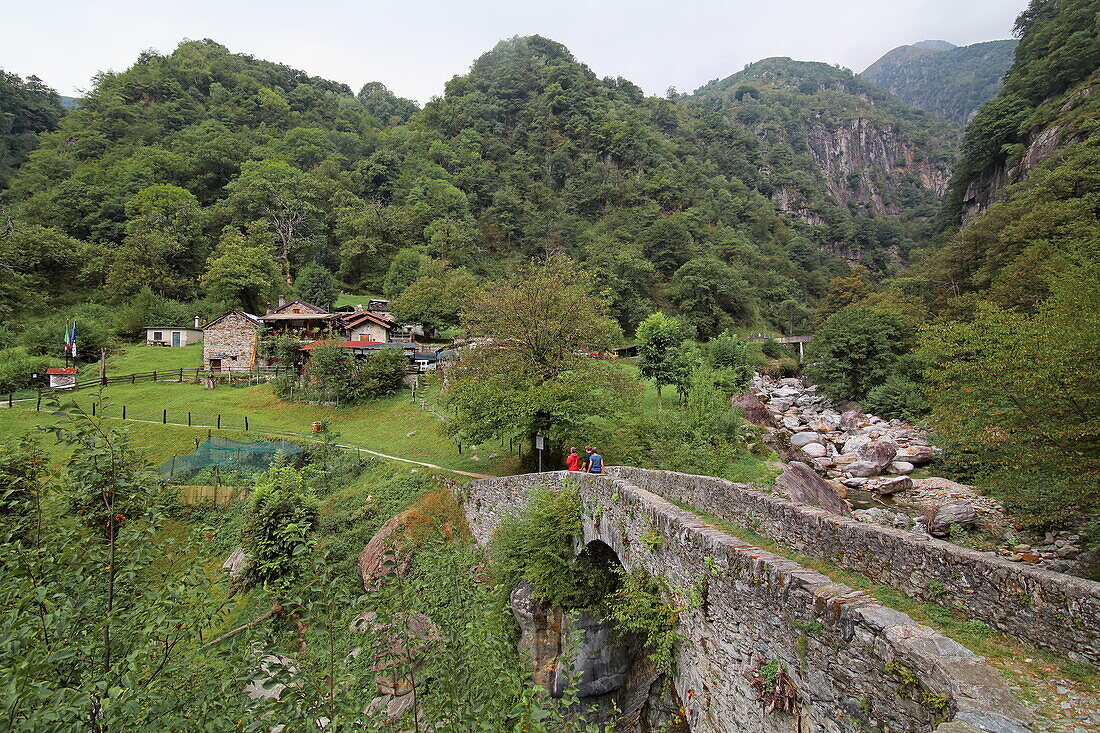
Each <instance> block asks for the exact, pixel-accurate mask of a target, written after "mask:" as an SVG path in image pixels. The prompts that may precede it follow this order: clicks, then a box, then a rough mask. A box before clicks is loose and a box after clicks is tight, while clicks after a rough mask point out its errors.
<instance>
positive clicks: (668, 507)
mask: <svg viewBox="0 0 1100 733" xmlns="http://www.w3.org/2000/svg"><path fill="white" fill-rule="evenodd" d="M564 481H572V482H574V483H575V485H576V486H577V487H578V488H579V492H580V497H581V502H582V507H583V508H582V514H583V517H582V519H583V536H582V537H580V538H577V548H578V551H582V550H583V549H585V548H589V547H593V546H596V545H599V546H601V547H602V545H606V546H607V547H608V548H611V550H613V551H614V553H615V555H616V556H617V558H618V560H619V561H620V562H621V563H622V564H623V566H624V567H626V568H627V569H628V570H635V569H644V570H645V571H646V572H648V573H649V574H651V575H653V576H660V577H662V578H663V579H664V580H665V581H666V582H667V586H668V587H669V588H671V589H673V591H674V593H676V594H677V595H678V596H680V597H681V598H683V599H694V601H685V602H684V603H682V604H681V607H682V609H683V610H682V611H681V613H680V626H679V632H680V635H681V639H682V641H681V643H680V644H679V645H678V646H677V651H676V666H675V671H674V673H673V674H672V680H671V681H672V685H673V688H674V690H675V692H676V696H677V697H678V699H679V701H680V704H682V706H683V709H684V714H685V718H686V722H687V726H688V728H689V729H690V730H691V731H707V732H710V731H714V732H721V733H734V732H735V731H736V732H737V733H819V732H821V733H839V732H841V731H853V732H854V731H861V732H862V731H893V732H899V733H900V732H901V731H936V732H937V733H976V732H977V731H989V732H997V733H1022V732H1023V731H1030V730H1031V727H1030V719H1029V716H1028V713H1027V712H1026V711H1025V710H1024V709H1023V708H1022V706H1021V705H1020V704H1019V703H1018V702H1017V701H1016V700H1015V699H1014V698H1013V696H1012V694H1011V693H1010V691H1009V690H1008V688H1007V687H1006V685H1005V683H1004V682H1003V680H1002V679H1001V677H1000V676H999V675H998V674H997V673H996V672H995V671H994V670H993V669H992V668H990V667H989V666H987V665H986V664H985V663H984V661H983V660H982V658H980V657H977V656H975V655H974V654H973V653H972V652H970V651H969V650H967V649H966V648H964V647H963V646H961V645H959V644H958V643H956V642H954V641H952V640H950V639H948V638H946V637H944V636H942V635H940V634H939V633H937V632H935V631H933V630H932V629H930V628H928V627H925V626H922V625H920V624H917V623H916V622H915V621H913V620H912V619H911V618H910V617H909V616H907V615H906V614H904V613H901V612H899V611H895V610H892V609H890V608H887V607H885V606H883V605H882V604H880V603H879V602H878V601H876V600H875V599H873V598H871V597H870V596H868V595H866V594H865V593H862V592H859V591H854V590H852V589H851V588H849V587H847V586H844V585H841V584H838V583H835V582H833V581H832V580H831V579H830V578H829V577H827V576H825V575H822V574H821V573H818V572H815V571H813V570H809V569H807V568H805V567H802V566H800V565H798V564H797V563H795V562H792V561H791V560H788V559H786V558H784V557H781V556H779V555H776V554H773V553H770V552H767V551H765V550H762V549H760V548H759V547H756V546H754V545H751V544H748V543H746V542H743V541H741V540H739V539H737V538H736V537H734V536H733V535H731V534H728V533H725V532H722V531H720V530H718V529H715V528H713V527H712V526H710V525H709V524H707V523H705V522H704V521H702V520H701V519H700V518H699V517H698V516H697V515H696V514H695V513H693V512H691V511H688V510H686V509H683V508H680V507H678V506H676V505H675V504H673V503H671V502H670V501H667V500H666V499H665V498H662V497H661V496H659V495H658V494H657V493H655V492H653V491H650V490H647V489H646V488H642V485H643V484H649V485H651V486H653V487H654V488H656V485H655V482H656V483H659V484H661V485H662V486H670V485H679V486H680V487H681V489H682V490H693V491H698V490H700V487H703V486H704V485H705V484H706V482H716V481H719V480H717V479H708V478H704V477H691V476H685V475H683V474H673V473H669V472H657V471H642V470H640V469H629V468H612V469H610V470H609V473H608V474H606V475H603V476H593V475H586V474H577V473H573V474H567V473H565V472H555V473H543V474H530V475H526V476H515V477H509V478H493V479H484V480H480V481H474V482H472V483H470V484H469V485H468V486H467V487H466V489H465V492H464V496H463V503H464V508H465V513H466V517H467V519H468V521H469V524H470V527H471V529H472V531H473V533H474V536H475V537H476V539H477V540H478V542H479V543H482V544H484V543H486V542H488V540H489V538H490V537H491V536H492V533H493V531H494V529H495V527H496V525H497V524H498V523H499V522H500V521H501V520H502V519H504V518H506V517H507V516H508V515H510V514H513V513H515V512H517V511H519V510H521V509H522V508H523V506H524V505H525V504H526V502H527V500H528V497H529V496H530V494H531V493H532V491H534V490H535V489H536V488H539V487H547V488H551V489H556V488H560V487H561V486H562V485H563V482H564ZM721 483H722V484H726V488H728V489H735V490H738V491H751V490H749V489H748V488H747V487H739V486H738V485H736V484H729V483H728V482H721ZM685 487H686V488H685ZM692 487H694V488H692ZM662 493H668V492H662ZM768 499H769V500H771V501H775V502H779V503H781V504H783V505H787V506H794V505H791V504H790V502H784V501H782V500H779V499H775V498H774V497H768ZM685 503H692V504H694V502H685ZM695 505H696V506H698V505H699V504H695ZM799 510H806V511H808V512H810V515H811V516H813V513H814V512H815V511H816V512H819V513H820V510H813V509H812V508H799ZM826 514H827V513H826ZM829 516H833V515H829ZM773 660H774V661H773ZM776 664H778V667H777V666H776ZM761 669H771V670H773V671H774V670H777V669H782V670H783V673H784V674H786V675H787V676H788V678H789V680H790V682H791V683H792V684H793V687H794V688H795V692H794V694H793V697H794V698H796V699H795V703H794V705H793V712H783V711H771V712H767V711H766V706H765V705H763V704H762V703H761V701H760V700H759V699H758V698H759V694H758V689H756V688H754V687H753V684H752V682H751V681H750V677H751V676H752V675H753V672H754V670H755V671H756V672H757V673H758V672H759V671H760V670H761ZM582 681H583V680H582ZM650 683H652V680H650ZM644 694H648V692H646V693H644ZM632 695H633V696H634V697H637V693H636V692H634V693H632ZM643 696H644V695H643ZM629 729H632V730H645V728H644V726H641V727H640V724H638V723H636V722H635V723H634V724H633V725H632V726H630V728H629Z"/></svg>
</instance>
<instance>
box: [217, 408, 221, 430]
mask: <svg viewBox="0 0 1100 733" xmlns="http://www.w3.org/2000/svg"><path fill="white" fill-rule="evenodd" d="M221 429H222V414H221V413H220V412H219V413H218V430H221Z"/></svg>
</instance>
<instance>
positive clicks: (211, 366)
mask: <svg viewBox="0 0 1100 733" xmlns="http://www.w3.org/2000/svg"><path fill="white" fill-rule="evenodd" d="M263 330H264V323H263V321H261V320H260V319H259V318H257V317H256V316H254V315H252V314H251V313H245V312H244V311H239V310H232V311H229V312H228V313H223V314H222V315H220V316H218V317H217V318H215V319H214V320H212V321H210V323H207V324H206V325H205V326H203V327H202V333H203V346H202V365H203V368H204V369H206V370H207V371H210V372H239V371H249V370H251V369H252V368H253V367H255V366H256V365H257V346H258V344H259V341H260V335H261V334H262V333H263Z"/></svg>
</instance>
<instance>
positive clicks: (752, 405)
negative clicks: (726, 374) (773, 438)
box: [733, 390, 775, 428]
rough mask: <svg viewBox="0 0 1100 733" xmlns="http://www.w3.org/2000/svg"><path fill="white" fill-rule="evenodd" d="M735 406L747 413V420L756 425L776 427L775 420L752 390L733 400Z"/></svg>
mask: <svg viewBox="0 0 1100 733" xmlns="http://www.w3.org/2000/svg"><path fill="white" fill-rule="evenodd" d="M733 404H735V405H737V406H738V407H740V408H741V409H742V410H744V411H745V418H746V419H747V420H748V421H749V422H751V423H753V424H754V425H766V426H768V427H772V428H774V427H775V418H774V417H772V414H771V412H769V411H768V409H767V408H766V407H764V405H763V404H762V403H761V402H760V399H759V398H758V397H757V396H756V395H755V394H753V393H752V391H751V390H745V391H744V392H742V393H741V394H739V395H737V396H736V397H734V398H733Z"/></svg>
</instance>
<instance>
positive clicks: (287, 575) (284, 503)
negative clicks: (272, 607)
mask: <svg viewBox="0 0 1100 733" xmlns="http://www.w3.org/2000/svg"><path fill="white" fill-rule="evenodd" d="M317 513H318V507H317V499H316V497H314V496H313V493H312V492H311V491H310V490H309V489H308V488H307V486H306V483H305V477H304V476H303V474H302V472H300V471H298V470H296V469H295V468H293V467H292V466H286V465H277V464H273V465H272V467H271V469H270V470H268V472H267V473H265V474H262V475H261V476H260V477H258V478H257V481H256V488H255V489H254V490H253V492H252V496H251V497H250V498H249V504H248V508H247V510H246V511H245V517H244V527H243V529H242V530H241V539H242V544H243V545H244V551H245V554H247V555H248V556H249V558H250V559H251V561H250V562H249V564H248V571H247V574H246V578H245V579H246V583H247V584H248V585H250V586H251V585H261V584H262V585H271V584H284V583H287V582H290V581H293V580H295V579H296V578H297V577H298V575H299V574H300V573H301V571H302V567H303V561H304V559H305V556H306V553H305V552H303V550H304V549H305V548H306V547H307V546H308V543H309V541H310V540H309V533H310V531H311V530H312V529H313V527H314V525H316V524H317Z"/></svg>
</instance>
